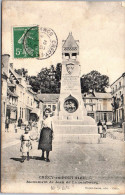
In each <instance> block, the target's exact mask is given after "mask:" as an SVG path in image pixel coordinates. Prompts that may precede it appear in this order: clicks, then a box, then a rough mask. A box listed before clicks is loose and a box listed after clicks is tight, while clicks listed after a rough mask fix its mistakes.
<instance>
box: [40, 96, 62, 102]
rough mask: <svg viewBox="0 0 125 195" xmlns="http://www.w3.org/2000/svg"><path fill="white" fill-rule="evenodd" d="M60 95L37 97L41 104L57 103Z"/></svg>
mask: <svg viewBox="0 0 125 195" xmlns="http://www.w3.org/2000/svg"><path fill="white" fill-rule="evenodd" d="M59 96H60V94H38V95H37V97H38V98H39V99H40V100H42V101H43V102H57V101H58V99H59Z"/></svg>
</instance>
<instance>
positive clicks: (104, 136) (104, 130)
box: [102, 121, 107, 138]
mask: <svg viewBox="0 0 125 195" xmlns="http://www.w3.org/2000/svg"><path fill="white" fill-rule="evenodd" d="M102 131H103V138H106V131H107V126H106V121H105V122H104V124H103V128H102Z"/></svg>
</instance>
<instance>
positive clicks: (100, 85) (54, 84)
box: [15, 63, 109, 93]
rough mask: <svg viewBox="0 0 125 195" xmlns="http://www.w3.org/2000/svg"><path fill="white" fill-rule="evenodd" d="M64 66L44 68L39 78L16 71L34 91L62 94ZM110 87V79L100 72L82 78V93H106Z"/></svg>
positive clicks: (21, 70)
mask: <svg viewBox="0 0 125 195" xmlns="http://www.w3.org/2000/svg"><path fill="white" fill-rule="evenodd" d="M61 69H62V64H61V63H57V65H56V68H55V67H54V65H51V66H50V68H42V69H41V71H40V72H39V73H38V74H37V76H28V75H27V73H28V71H27V70H26V69H24V68H22V69H18V70H15V71H16V72H17V73H18V74H20V75H23V76H26V78H28V80H29V84H30V85H31V86H32V89H33V91H35V92H40V93H60V86H61V84H60V82H61ZM108 86H109V77H108V76H106V75H102V74H100V73H99V72H98V71H95V70H94V71H91V72H90V73H88V74H84V75H83V76H82V77H81V92H82V93H85V92H89V91H96V92H103V93H104V92H105V88H106V87H108Z"/></svg>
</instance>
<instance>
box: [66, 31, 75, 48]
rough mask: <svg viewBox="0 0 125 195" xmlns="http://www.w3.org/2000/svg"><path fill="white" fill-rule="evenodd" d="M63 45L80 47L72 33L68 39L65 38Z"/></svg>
mask: <svg viewBox="0 0 125 195" xmlns="http://www.w3.org/2000/svg"><path fill="white" fill-rule="evenodd" d="M63 47H78V45H77V43H76V41H75V40H74V38H73V36H72V33H69V35H68V37H67V39H66V40H65V42H64V44H63Z"/></svg>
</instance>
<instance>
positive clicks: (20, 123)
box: [5, 116, 23, 132]
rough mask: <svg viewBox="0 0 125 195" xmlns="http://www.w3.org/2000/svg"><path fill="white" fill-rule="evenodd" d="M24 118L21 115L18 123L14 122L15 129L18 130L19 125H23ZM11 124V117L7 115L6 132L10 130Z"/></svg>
mask: <svg viewBox="0 0 125 195" xmlns="http://www.w3.org/2000/svg"><path fill="white" fill-rule="evenodd" d="M22 122H23V121H22V119H21V118H20V117H19V119H18V124H16V123H14V129H15V132H16V131H17V126H18V127H19V128H21V125H22ZM9 125H10V119H9V117H8V116H7V117H6V120H5V132H9Z"/></svg>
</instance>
